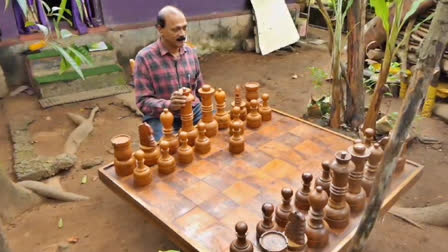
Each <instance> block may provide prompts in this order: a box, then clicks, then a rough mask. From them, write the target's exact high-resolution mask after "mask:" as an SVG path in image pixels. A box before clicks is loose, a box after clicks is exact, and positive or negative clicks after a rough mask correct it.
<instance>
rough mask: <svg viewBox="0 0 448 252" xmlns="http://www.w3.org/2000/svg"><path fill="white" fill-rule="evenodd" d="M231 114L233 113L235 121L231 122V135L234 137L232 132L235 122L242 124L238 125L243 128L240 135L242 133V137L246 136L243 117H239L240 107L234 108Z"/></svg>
mask: <svg viewBox="0 0 448 252" xmlns="http://www.w3.org/2000/svg"><path fill="white" fill-rule="evenodd" d="M231 112H232V118H233V119H232V121H231V122H230V128H229V135H230V136H232V133H233V132H232V123H233V122H240V123H238V125H240V127H241V130H240V133H241V135H243V134H244V122H243V121H242V120H241V117H240V116H239V115H240V113H241V109H240V107H233V108H232V111H231Z"/></svg>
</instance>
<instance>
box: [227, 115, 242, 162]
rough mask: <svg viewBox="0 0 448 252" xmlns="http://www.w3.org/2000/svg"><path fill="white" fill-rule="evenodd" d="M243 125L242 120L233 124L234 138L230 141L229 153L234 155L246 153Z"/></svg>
mask: <svg viewBox="0 0 448 252" xmlns="http://www.w3.org/2000/svg"><path fill="white" fill-rule="evenodd" d="M242 124H243V123H242V122H241V120H238V121H233V122H232V123H231V126H230V130H231V131H232V136H231V137H230V139H229V151H230V153H232V154H240V153H241V152H243V151H244V137H243V136H242V134H241V129H242V128H243V126H242Z"/></svg>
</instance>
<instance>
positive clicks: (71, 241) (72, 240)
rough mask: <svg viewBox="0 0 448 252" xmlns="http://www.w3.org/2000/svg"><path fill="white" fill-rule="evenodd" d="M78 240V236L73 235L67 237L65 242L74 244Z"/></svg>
mask: <svg viewBox="0 0 448 252" xmlns="http://www.w3.org/2000/svg"><path fill="white" fill-rule="evenodd" d="M78 241H79V238H78V237H75V236H73V237H70V238H68V239H67V242H68V243H72V244H75V243H77V242H78Z"/></svg>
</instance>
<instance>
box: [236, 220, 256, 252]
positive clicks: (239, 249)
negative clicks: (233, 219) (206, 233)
mask: <svg viewBox="0 0 448 252" xmlns="http://www.w3.org/2000/svg"><path fill="white" fill-rule="evenodd" d="M235 231H236V236H237V238H236V239H235V240H233V241H232V243H231V244H230V252H252V251H254V246H253V245H252V242H251V241H249V240H247V239H246V235H247V224H246V223H245V222H244V221H239V222H238V223H236V225H235Z"/></svg>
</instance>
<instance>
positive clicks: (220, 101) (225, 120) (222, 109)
mask: <svg viewBox="0 0 448 252" xmlns="http://www.w3.org/2000/svg"><path fill="white" fill-rule="evenodd" d="M215 101H216V108H217V110H218V111H217V112H216V114H215V119H216V121H217V122H218V128H219V129H227V128H229V127H230V114H229V112H227V111H226V92H224V90H222V88H218V90H217V91H216V92H215Z"/></svg>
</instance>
